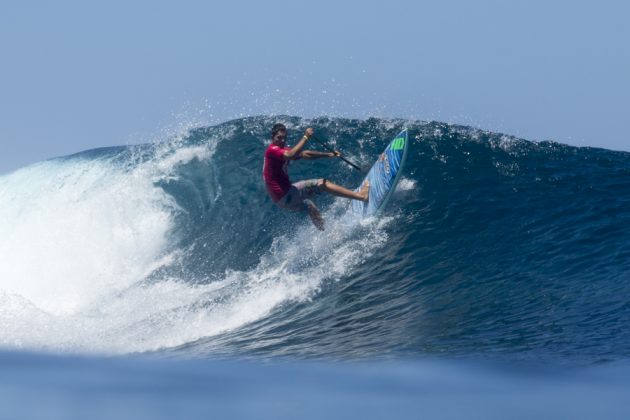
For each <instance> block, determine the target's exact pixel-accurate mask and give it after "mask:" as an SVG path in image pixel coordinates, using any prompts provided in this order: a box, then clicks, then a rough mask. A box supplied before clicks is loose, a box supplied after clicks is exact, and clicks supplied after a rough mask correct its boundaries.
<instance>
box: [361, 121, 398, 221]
mask: <svg viewBox="0 0 630 420" xmlns="http://www.w3.org/2000/svg"><path fill="white" fill-rule="evenodd" d="M408 145H409V139H408V132H407V129H406V128H405V129H404V130H402V131H401V132H400V133H398V135H397V136H396V137H395V138H394V139H393V140H392V141H391V142H390V143H389V144H388V145H387V147H386V148H385V150H384V151H383V153H381V154H380V155H379V157H378V159H377V161H376V162H375V163H374V165H372V167H371V168H370V171H369V172H368V174H367V176H366V177H365V179H364V180H363V181H361V184H359V187H358V188H357V189H356V190H355V191H359V190H360V189H361V186H362V185H363V182H365V180H366V179H367V180H368V181H369V182H370V199H369V201H368V202H367V203H365V202H362V201H357V200H353V201H352V205H351V208H350V210H351V211H352V213H354V214H356V215H358V216H361V217H370V216H378V215H379V213H381V212H382V211H383V210H384V209H385V206H387V202H388V201H389V198H390V196H391V194H392V192H393V191H394V189H395V188H396V184H397V183H398V180H399V178H400V174H401V172H402V167H403V164H404V162H405V157H406V156H407V148H408Z"/></svg>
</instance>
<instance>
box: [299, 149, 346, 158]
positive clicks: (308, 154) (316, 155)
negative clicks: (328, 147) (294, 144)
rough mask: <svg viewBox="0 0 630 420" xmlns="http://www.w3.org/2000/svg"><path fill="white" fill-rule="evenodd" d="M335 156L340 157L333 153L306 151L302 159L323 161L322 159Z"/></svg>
mask: <svg viewBox="0 0 630 420" xmlns="http://www.w3.org/2000/svg"><path fill="white" fill-rule="evenodd" d="M335 156H338V155H336V154H335V153H332V152H318V151H316V150H304V151H302V152H301V153H300V157H301V158H302V159H306V160H312V159H321V158H327V157H335Z"/></svg>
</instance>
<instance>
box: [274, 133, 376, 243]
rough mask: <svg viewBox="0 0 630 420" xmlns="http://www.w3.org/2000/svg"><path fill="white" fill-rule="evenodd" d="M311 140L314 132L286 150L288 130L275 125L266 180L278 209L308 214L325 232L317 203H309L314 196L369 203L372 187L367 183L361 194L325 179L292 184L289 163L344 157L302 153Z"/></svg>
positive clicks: (331, 153) (337, 154) (311, 152)
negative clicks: (325, 195) (330, 196)
mask: <svg viewBox="0 0 630 420" xmlns="http://www.w3.org/2000/svg"><path fill="white" fill-rule="evenodd" d="M312 136H313V129H312V128H307V129H306V131H305V132H304V136H303V137H302V138H301V139H300V141H299V142H298V143H297V144H296V145H295V146H293V147H287V145H286V140H287V128H286V127H285V126H284V124H274V126H273V128H272V129H271V144H270V145H269V147H268V148H267V150H266V151H265V163H264V166H263V178H264V180H265V185H266V186H267V192H268V193H269V196H270V197H271V199H272V200H273V202H274V203H276V205H277V206H278V207H280V208H283V209H285V210H289V211H306V212H308V215H309V216H310V218H311V220H312V221H313V224H314V225H315V227H316V228H317V229H319V230H324V219H323V218H322V215H321V213H320V211H319V209H318V208H317V206H316V205H315V203H313V202H312V201H311V200H310V198H311V197H312V196H313V195H315V194H321V193H322V192H327V193H330V194H332V195H336V196H338V197H345V198H351V199H353V200H359V201H368V194H369V188H370V185H369V183H368V182H367V181H365V183H364V184H363V186H362V187H361V190H360V191H359V192H356V191H352V190H349V189H347V188H344V187H341V186H339V185H337V184H333V183H332V182H330V181H329V180H327V179H325V178H319V179H308V180H305V181H299V182H296V183H294V184H292V183H291V181H290V180H289V174H288V172H287V169H288V166H289V162H290V161H292V160H298V159H308V160H312V159H321V158H333V157H340V156H341V153H340V152H339V151H337V150H335V151H334V152H318V151H315V150H303V149H304V146H305V145H306V143H307V142H308V141H309V139H310V138H311V137H312Z"/></svg>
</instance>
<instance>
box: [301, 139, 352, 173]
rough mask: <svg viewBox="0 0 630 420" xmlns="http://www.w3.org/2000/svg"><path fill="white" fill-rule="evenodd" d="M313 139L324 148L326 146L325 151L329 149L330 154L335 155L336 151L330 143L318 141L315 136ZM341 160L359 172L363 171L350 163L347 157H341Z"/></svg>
mask: <svg viewBox="0 0 630 420" xmlns="http://www.w3.org/2000/svg"><path fill="white" fill-rule="evenodd" d="M311 138H312V139H313V140H315V141H316V142H317V143H319V144H321V145H322V146H324V148H325V149H327V150H328V151H329V152H332V153H335V149H333V148H332V147H330V146H329V145H328V143H326V142H324V141H321V140H320V139H318V138H317V137H315V136H311ZM339 159H341V160H343V161H344V162H346V163H347V164H348V165H350V166H352V167H353V168H354V169H357V170H359V171H360V170H361V168H360V167H359V166H357V165H355V164H354V163H352V162H350V161H349V160H348V159H346V158H345V157H343V156H339Z"/></svg>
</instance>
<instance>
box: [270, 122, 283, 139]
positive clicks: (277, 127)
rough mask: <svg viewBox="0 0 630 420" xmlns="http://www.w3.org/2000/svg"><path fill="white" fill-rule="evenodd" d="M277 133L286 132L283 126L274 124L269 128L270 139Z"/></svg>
mask: <svg viewBox="0 0 630 420" xmlns="http://www.w3.org/2000/svg"><path fill="white" fill-rule="evenodd" d="M279 131H287V128H286V127H285V126H284V124H280V123H278V124H274V125H273V127H272V128H271V137H272V138H273V137H275V136H276V134H278V132H279Z"/></svg>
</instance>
